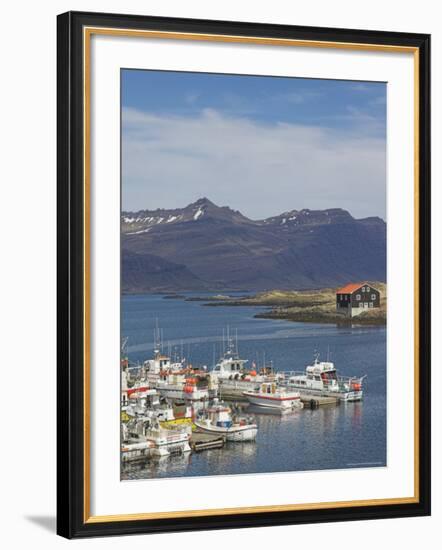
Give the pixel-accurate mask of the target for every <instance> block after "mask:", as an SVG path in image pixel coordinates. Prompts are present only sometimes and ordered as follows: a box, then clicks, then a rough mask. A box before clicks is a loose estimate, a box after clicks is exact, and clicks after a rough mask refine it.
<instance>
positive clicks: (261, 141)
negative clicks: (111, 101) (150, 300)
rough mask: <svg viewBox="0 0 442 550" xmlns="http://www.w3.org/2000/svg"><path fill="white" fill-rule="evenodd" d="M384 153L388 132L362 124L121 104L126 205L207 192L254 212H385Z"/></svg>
mask: <svg viewBox="0 0 442 550" xmlns="http://www.w3.org/2000/svg"><path fill="white" fill-rule="evenodd" d="M363 118H364V117H363ZM361 122H362V121H361ZM365 122H367V120H365ZM385 162H386V159H385V140H384V139H382V138H379V137H377V136H376V135H374V134H373V133H372V132H371V130H370V129H368V128H367V127H365V126H364V124H362V125H360V126H358V125H356V126H354V127H352V129H350V130H348V129H346V130H344V129H340V130H337V129H332V128H324V127H320V126H316V127H315V126H302V125H295V124H288V123H284V122H280V123H276V124H271V125H269V124H263V123H259V122H256V121H254V120H252V119H247V118H238V117H228V116H225V115H223V114H221V113H219V112H217V111H216V110H213V109H206V110H203V111H201V113H200V114H199V115H198V116H194V117H192V118H190V117H188V118H186V117H178V116H171V115H161V116H158V115H155V114H152V113H146V112H141V111H137V110H134V109H128V108H125V109H124V110H123V208H124V209H126V210H138V209H141V208H150V209H151V208H161V207H162V208H175V207H180V206H184V205H186V204H188V203H189V202H192V201H194V200H196V199H197V198H199V197H201V196H207V197H209V198H210V199H211V200H212V201H214V202H215V203H217V204H220V205H229V206H231V207H232V208H234V209H238V210H240V211H241V212H243V213H244V214H245V215H247V216H249V217H252V218H255V219H258V218H264V217H268V216H271V215H274V214H278V213H280V212H283V211H287V210H291V209H301V208H311V209H315V208H333V207H342V208H346V209H348V210H349V211H350V212H351V213H352V214H353V215H354V216H356V217H364V216H371V215H379V216H382V217H384V216H385V193H386V189H385Z"/></svg>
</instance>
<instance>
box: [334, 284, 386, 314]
mask: <svg viewBox="0 0 442 550" xmlns="http://www.w3.org/2000/svg"><path fill="white" fill-rule="evenodd" d="M380 304H381V294H380V292H379V290H376V289H375V288H373V287H372V286H371V285H369V284H368V283H350V284H348V285H346V286H344V287H342V288H340V289H339V290H337V291H336V310H337V311H339V312H341V313H346V314H347V315H348V316H349V317H355V316H356V315H359V314H360V313H362V312H363V311H366V310H367V309H371V308H373V307H379V306H380Z"/></svg>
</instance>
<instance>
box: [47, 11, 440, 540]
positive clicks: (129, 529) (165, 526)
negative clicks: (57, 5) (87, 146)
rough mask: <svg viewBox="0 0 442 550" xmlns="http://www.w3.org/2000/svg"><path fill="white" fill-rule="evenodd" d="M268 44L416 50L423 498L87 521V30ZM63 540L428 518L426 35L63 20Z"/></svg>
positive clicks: (93, 17) (134, 19) (78, 17)
mask: <svg viewBox="0 0 442 550" xmlns="http://www.w3.org/2000/svg"><path fill="white" fill-rule="evenodd" d="M85 27H109V28H114V29H144V30H154V31H168V32H180V33H182V32H186V33H204V34H215V35H234V36H239V37H270V38H279V39H293V40H304V41H325V42H336V43H344V44H352V43H357V44H368V45H370V44H377V45H386V46H405V47H412V48H415V49H416V52H417V55H418V58H419V79H418V88H419V106H418V110H419V113H418V114H419V143H418V151H419V159H418V160H419V169H418V170H419V173H418V178H419V203H418V211H419V225H418V235H417V236H418V244H419V247H418V251H419V257H418V262H419V281H420V284H419V289H418V300H419V326H418V333H419V349H418V360H419V365H420V368H419V380H418V382H419V395H418V410H419V450H418V457H419V461H418V463H419V467H418V473H419V493H418V494H419V498H418V500H417V501H416V502H413V503H408V504H384V505H382V504H381V505H368V506H365V505H364V506H355V507H352V506H348V507H335V508H323V509H315V510H294V511H268V512H266V511H264V512H259V513H258V512H254V513H241V514H220V515H210V516H203V517H185V516H184V515H183V517H180V518H176V517H175V518H158V519H134V520H124V521H118V520H117V521H101V522H94V521H89V520H88V518H87V517H86V515H85V506H86V505H85V502H86V498H87V496H88V495H86V494H85V489H84V479H85V478H84V476H85V466H86V465H85V459H84V450H85V447H84V446H85V423H84V422H85V415H84V410H85V400H86V399H87V398H88V395H87V390H86V391H85V387H86V386H85V375H84V368H83V366H84V349H85V341H84V328H85V326H84V307H85V306H84V293H85V288H84V270H85V265H84V246H85V243H84V228H85V211H84V207H83V204H84V196H83V178H84V150H83V148H84V121H83V109H84V86H83V84H84V83H83V69H84V66H83V63H84V57H83V52H84V49H83V48H84V32H83V30H84V28H85ZM57 31H58V39H57V88H58V92H57V113H58V120H57V139H58V146H57V180H58V198H57V210H58V221H57V231H58V237H57V255H58V260H57V270H58V283H57V301H58V317H57V320H58V328H57V342H58V352H57V362H58V373H57V394H58V397H57V414H58V421H57V464H58V466H57V532H58V534H59V535H61V536H63V537H67V538H80V537H92V536H108V535H124V534H135V533H159V532H172V531H188V530H202V529H226V528H230V529H231V528H243V527H257V526H266V525H287V524H300V523H314V522H336V521H349V520H363V519H378V518H394V517H411V516H424V515H429V514H430V407H431V404H430V257H431V254H430V36H429V35H427V34H413V33H394V32H379V31H362V30H349V29H332V28H319V27H301V26H289V25H273V24H257V23H243V22H228V21H211V20H210V21H209V20H196V19H178V18H163V17H146V16H135V15H115V14H104V13H84V12H69V13H64V14H62V15H59V16H58V21H57Z"/></svg>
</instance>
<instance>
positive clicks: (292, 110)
mask: <svg viewBox="0 0 442 550" xmlns="http://www.w3.org/2000/svg"><path fill="white" fill-rule="evenodd" d="M429 112H430V37H429V36H428V35H423V34H410V33H393V32H377V31H369V30H364V31H362V30H348V29H328V28H313V27H311V28H310V27H296V26H281V25H269V24H256V23H253V24H252V23H239V22H222V21H203V20H192V19H174V18H161V17H144V16H143V17H142V16H130V15H113V14H97V13H79V12H70V13H65V14H63V15H60V16H59V17H58V533H59V534H60V535H62V536H64V537H68V538H74V537H90V536H103V535H122V534H131V533H154V532H167V531H180V530H183V531H184V530H196V529H221V528H238V527H252V526H265V525H282V524H294V523H305V522H321V521H342V520H361V519H374V518H390V517H404V516H420V515H428V514H429V513H430V309H429V307H430V306H429V304H430V208H429V206H430V122H429V121H430V117H429Z"/></svg>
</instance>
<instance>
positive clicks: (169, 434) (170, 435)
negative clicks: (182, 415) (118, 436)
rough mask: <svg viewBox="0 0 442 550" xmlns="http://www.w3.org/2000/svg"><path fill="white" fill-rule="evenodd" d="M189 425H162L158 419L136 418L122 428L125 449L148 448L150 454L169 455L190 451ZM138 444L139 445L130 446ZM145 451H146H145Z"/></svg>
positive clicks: (155, 455)
mask: <svg viewBox="0 0 442 550" xmlns="http://www.w3.org/2000/svg"><path fill="white" fill-rule="evenodd" d="M190 434H191V427H190V426H171V427H167V428H166V427H163V426H161V425H160V422H159V421H158V419H156V418H155V419H152V418H149V417H144V418H137V419H134V420H132V421H130V422H128V423H127V425H126V426H125V428H124V436H123V440H124V444H123V446H122V450H123V448H126V449H129V450H131V449H137V450H139V449H149V454H150V456H153V457H161V456H169V455H170V454H173V453H187V452H190V450H191V449H190V445H189V440H190ZM134 444H140V447H139V448H138V447H135V448H134V447H131V446H132V445H134ZM145 452H146V453H147V451H145Z"/></svg>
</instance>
